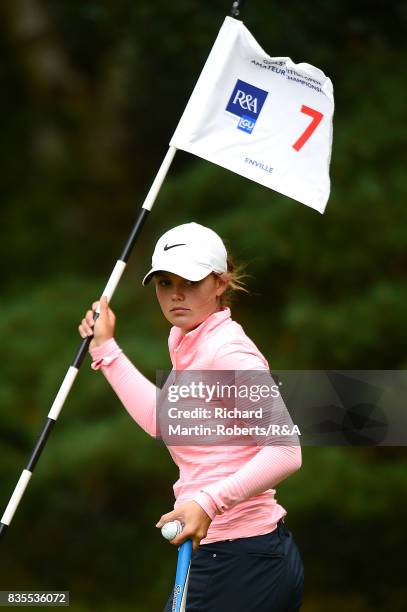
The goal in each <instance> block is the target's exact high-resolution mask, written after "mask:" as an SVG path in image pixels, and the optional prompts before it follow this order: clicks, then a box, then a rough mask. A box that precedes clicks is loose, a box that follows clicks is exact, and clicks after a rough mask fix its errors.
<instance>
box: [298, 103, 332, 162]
mask: <svg viewBox="0 0 407 612" xmlns="http://www.w3.org/2000/svg"><path fill="white" fill-rule="evenodd" d="M301 112H302V113H305V114H306V115H309V116H310V117H312V121H311V123H310V124H309V126H308V127H307V129H306V130H305V132H303V133H302V134H301V136H300V137H299V139H298V140H297V142H295V143H294V144H293V147H294V149H295V150H296V151H299V150H300V149H301V148H302V147H303V146H304V145H305V143H306V142H307V140H308V138H310V136H311V135H312V133H313V132H314V131H315V130H316V128H317V127H318V125H319V124H320V123H321V119H322V117H323V116H324V115H323V114H322V113H320V112H319V111H317V110H315V109H314V108H310V107H309V106H305V105H304V104H303V105H302V107H301Z"/></svg>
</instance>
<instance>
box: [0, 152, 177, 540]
mask: <svg viewBox="0 0 407 612" xmlns="http://www.w3.org/2000/svg"><path fill="white" fill-rule="evenodd" d="M176 152H177V149H176V147H173V146H170V147H169V149H168V151H167V154H166V155H165V157H164V159H163V161H162V163H161V166H160V168H159V170H158V172H157V175H156V177H155V179H154V181H153V183H152V185H151V187H150V189H149V192H148V194H147V196H146V198H145V200H144V203H143V205H142V207H141V210H140V212H139V215H138V217H137V219H136V222H135V223H134V226H133V228H132V230H131V232H130V235H129V237H128V239H127V242H126V244H125V246H124V249H123V251H122V253H121V254H120V257H119V259H118V260H117V261H116V264H115V266H114V268H113V271H112V273H111V275H110V278H109V280H108V282H107V284H106V286H105V288H104V290H103V293H102V295H105V296H107V299H108V301H110V300H111V298H112V296H113V294H114V292H115V290H116V287H117V285H118V284H119V281H120V278H121V276H122V274H123V272H124V270H125V268H126V265H127V262H128V260H129V257H130V255H131V253H132V250H133V247H134V245H135V243H136V240H137V238H138V236H139V234H140V232H141V229H142V227H143V225H144V223H145V221H146V219H147V216H148V214H149V212H150V211H151V209H152V207H153V205H154V202H155V200H156V198H157V195H158V193H159V191H160V189H161V186H162V184H163V182H164V180H165V177H166V175H167V172H168V170H169V168H170V166H171V164H172V161H173V159H174V156H175V153H176ZM97 317H98V312H96V313H95V316H94V318H95V320H96V319H97ZM91 340H92V336H89V337H88V338H85V339H84V340H83V341H82V342H81V344H80V346H79V349H78V351H77V353H76V355H75V357H74V359H73V361H72V363H71V365H70V366H69V368H68V371H67V373H66V375H65V378H64V380H63V381H62V384H61V386H60V388H59V391H58V393H57V395H56V397H55V399H54V402H53V404H52V406H51V409H50V411H49V413H48V416H47V419H46V422H45V424H44V426H43V429H42V431H41V433H40V435H39V436H38V439H37V443H36V445H35V448H34V450H33V452H32V453H31V456H30V458H29V461H28V463H27V465H26V467H25V468H24V470H23V471H22V473H21V476H20V478H19V480H18V482H17V484H16V486H15V489H14V492H13V494H12V496H11V498H10V501H9V503H8V504H7V507H6V510H5V512H4V514H3V516H2V518H1V521H0V538H1V537H2V536H3V535H4V534H5V532H6V530H7V528H8V526H9V525H10V523H11V521H12V518H13V516H14V513H15V511H16V510H17V507H18V504H19V503H20V501H21V498H22V496H23V494H24V491H25V489H26V488H27V486H28V483H29V482H30V479H31V476H32V474H33V471H34V468H35V466H36V464H37V462H38V459H39V458H40V456H41V453H42V451H43V449H44V447H45V444H46V442H47V440H48V437H49V435H50V433H51V431H52V429H53V427H54V425H55V422H56V420H57V418H58V416H59V414H60V412H61V410H62V407H63V405H64V403H65V400H66V398H67V397H68V394H69V392H70V390H71V388H72V386H73V384H74V382H75V379H76V376H77V375H78V372H79V368H80V367H81V365H82V363H83V360H84V358H85V355H86V353H87V352H88V349H89V344H90V342H91Z"/></svg>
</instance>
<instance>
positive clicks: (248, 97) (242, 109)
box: [226, 79, 268, 134]
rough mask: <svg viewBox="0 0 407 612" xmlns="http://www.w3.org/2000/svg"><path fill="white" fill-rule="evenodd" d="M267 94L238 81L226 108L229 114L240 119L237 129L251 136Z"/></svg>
mask: <svg viewBox="0 0 407 612" xmlns="http://www.w3.org/2000/svg"><path fill="white" fill-rule="evenodd" d="M267 95H268V92H267V91H264V89H260V88H259V87H255V86H254V85H250V83H246V82H245V81H241V80H240V79H238V80H237V81H236V85H235V87H234V89H233V92H232V95H231V96H230V100H229V102H228V105H227V107H226V110H227V111H228V112H229V113H233V114H234V115H237V116H238V117H240V120H239V123H238V124H237V127H238V129H239V130H243V132H247V133H248V134H251V133H252V131H253V128H254V126H255V125H256V121H257V119H258V117H259V115H260V111H261V109H262V108H263V104H264V102H265V100H266V98H267Z"/></svg>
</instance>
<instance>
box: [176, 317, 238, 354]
mask: <svg viewBox="0 0 407 612" xmlns="http://www.w3.org/2000/svg"><path fill="white" fill-rule="evenodd" d="M230 318H231V312H230V308H229V306H223V308H222V310H218V311H216V312H213V313H212V314H211V315H209V317H207V318H206V319H205V321H202V323H200V324H199V325H198V327H195V329H192V330H191V331H189V332H187V333H186V334H185V335H184V334H182V332H181V328H180V327H176V326H175V325H174V326H173V327H171V329H170V335H169V337H168V347H169V349H170V351H173V350H174V349H175V348H176V347H177V346H178V345H179V344H180V343H181V342H182V341H183V340H184V341H186V340H187V339H188V341H195V340H196V339H197V338H199V337H200V336H201V335H206V334H207V333H208V332H210V331H212V330H213V329H214V328H215V327H218V325H220V324H221V323H223V322H224V321H227V320H228V319H230Z"/></svg>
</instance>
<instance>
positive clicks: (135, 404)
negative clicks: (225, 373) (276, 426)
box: [90, 307, 301, 544]
mask: <svg viewBox="0 0 407 612" xmlns="http://www.w3.org/2000/svg"><path fill="white" fill-rule="evenodd" d="M168 347H169V353H170V357H171V361H172V366H173V370H172V372H178V371H179V370H235V371H236V370H268V369H269V365H268V362H267V360H266V359H265V357H264V356H263V355H262V354H261V352H260V351H259V349H258V348H257V347H256V345H255V344H254V343H253V342H252V340H250V338H249V337H248V336H247V335H246V334H245V332H244V330H243V328H242V326H241V325H239V324H238V323H237V322H236V321H233V320H232V318H231V312H230V308H228V307H224V308H223V309H222V310H221V311H218V312H214V313H213V314H212V315H210V316H209V317H208V318H207V319H206V320H205V321H203V322H202V323H201V324H200V325H199V326H198V327H196V328H195V329H193V330H192V331H190V332H188V333H186V334H185V335H183V334H182V333H181V329H180V328H178V327H175V326H174V327H172V328H171V330H170V334H169V339H168ZM90 352H91V355H92V358H93V362H92V368H93V369H94V370H98V369H100V370H101V371H102V372H103V374H104V376H105V377H106V379H107V380H108V382H109V383H110V385H111V386H112V388H113V389H114V391H115V392H116V394H117V396H118V397H119V399H120V400H121V402H122V404H123V405H124V407H125V408H126V410H127V411H128V413H129V414H130V416H131V417H132V418H133V419H134V420H135V421H136V422H137V423H138V424H139V425H140V427H142V428H143V429H144V431H146V432H147V433H148V434H149V435H151V436H153V437H156V435H157V419H156V416H157V415H156V410H157V393H158V394H159V393H160V390H159V389H158V387H157V386H156V385H155V384H153V383H152V382H150V381H149V380H148V379H147V378H146V377H145V376H144V375H143V374H142V373H141V372H140V371H139V370H138V369H137V368H136V367H135V366H134V365H133V364H132V363H131V362H130V360H129V359H128V358H127V357H126V355H125V354H124V353H123V351H122V350H121V348H120V347H119V346H118V344H117V343H116V341H115V340H114V338H112V339H110V340H108V341H107V342H105V343H104V344H103V345H101V346H99V347H95V348H93V349H91V351H90ZM167 448H168V450H169V452H170V454H171V456H172V458H173V460H174V462H175V463H176V465H177V466H178V468H179V478H178V480H177V481H176V482H175V484H174V485H173V489H174V495H175V504H174V508H176V507H177V505H179V504H182V503H185V502H186V501H190V500H194V501H196V502H197V503H198V504H199V505H200V506H201V507H202V508H203V509H204V510H205V512H206V513H207V514H208V515H209V516H210V517H211V518H212V523H211V524H210V527H209V530H208V533H207V536H206V538H204V539H203V540H201V544H206V543H209V542H216V541H219V540H226V539H228V540H233V539H235V538H242V537H249V536H255V535H261V534H265V533H268V532H270V531H272V530H274V529H275V528H276V525H277V522H278V520H279V519H280V518H282V517H284V516H285V515H286V514H287V512H286V510H285V509H284V508H283V507H282V506H281V505H280V504H278V503H277V500H276V497H275V494H276V491H275V486H276V485H277V484H278V483H279V482H281V481H282V480H284V479H285V478H287V476H289V475H290V474H292V473H293V472H295V471H296V470H298V469H299V468H300V467H301V448H300V446H299V444H287V445H284V444H279V445H274V446H273V445H268V446H256V445H239V446H237V445H236V446H233V445H224V446H220V445H214V446H208V445H185V444H184V445H180V446H172V445H168V446H167Z"/></svg>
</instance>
